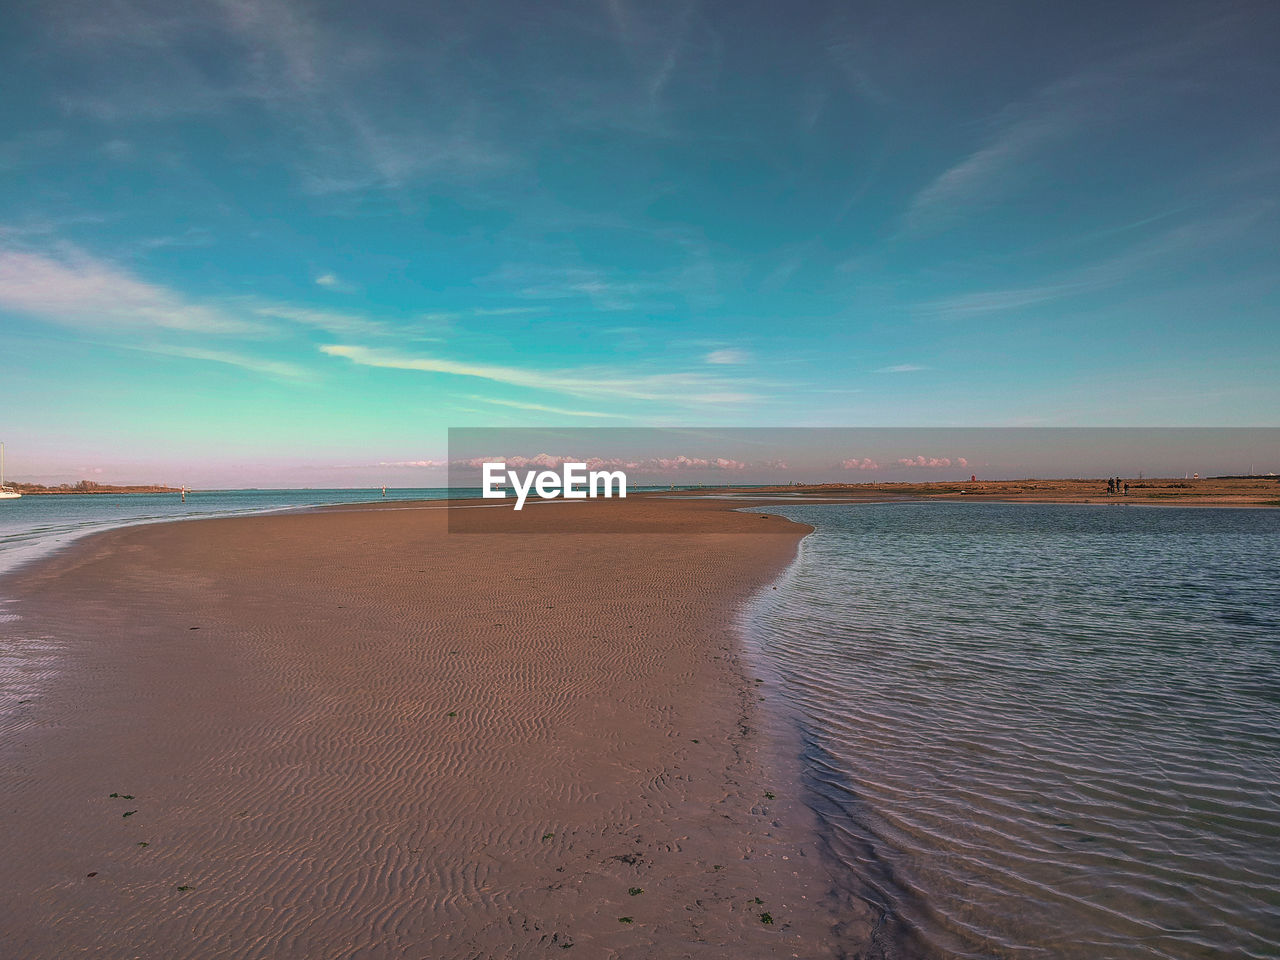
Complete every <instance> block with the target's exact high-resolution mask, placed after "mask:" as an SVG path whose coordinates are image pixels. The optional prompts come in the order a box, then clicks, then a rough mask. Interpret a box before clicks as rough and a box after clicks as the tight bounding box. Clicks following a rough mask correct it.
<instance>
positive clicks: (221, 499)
mask: <svg viewBox="0 0 1280 960" xmlns="http://www.w3.org/2000/svg"><path fill="white" fill-rule="evenodd" d="M447 496H449V490H448V489H447V488H443V487H429V488H421V489H394V488H388V489H387V492H386V496H385V498H384V497H383V495H382V491H381V490H380V489H377V488H369V487H365V488H355V489H349V490H189V491H187V496H186V500H185V502H184V501H183V499H182V496H181V494H177V493H128V494H111V493H94V494H46V495H42V496H36V495H28V496H25V497H22V498H21V499H18V500H4V501H0V573H3V572H5V571H7V570H11V569H13V568H14V567H16V566H18V565H19V564H22V563H25V562H26V561H29V560H32V559H35V558H36V557H39V556H43V555H45V554H47V553H49V552H50V551H51V550H55V549H58V548H60V547H62V546H65V545H66V544H67V543H70V542H71V541H72V540H75V539H77V538H78V537H82V536H84V535H85V534H88V533H96V532H98V531H100V530H109V529H111V528H113V527H122V526H129V525H131V524H136V523H156V522H159V521H162V520H190V519H194V518H197V517H209V516H236V515H240V514H249V513H261V512H266V511H272V510H288V509H296V508H302V507H317V506H324V505H327V504H337V503H366V502H370V503H371V502H381V501H382V500H383V499H386V500H440V499H443V498H445V497H447Z"/></svg>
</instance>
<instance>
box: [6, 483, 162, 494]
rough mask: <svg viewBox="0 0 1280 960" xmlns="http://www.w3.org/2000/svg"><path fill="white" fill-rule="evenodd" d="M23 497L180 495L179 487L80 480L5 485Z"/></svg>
mask: <svg viewBox="0 0 1280 960" xmlns="http://www.w3.org/2000/svg"><path fill="white" fill-rule="evenodd" d="M5 486H6V487H9V488H10V489H13V490H17V491H18V492H19V493H20V494H22V495H23V496H24V497H25V496H42V495H44V494H55V493H181V492H182V488H181V487H166V486H163V485H160V484H154V483H151V484H141V483H131V484H126V485H123V486H118V485H116V484H112V483H94V482H93V481H92V480H81V481H80V482H79V483H62V484H59V485H58V486H56V487H46V486H45V485H44V484H43V483H14V482H9V483H7V484H5Z"/></svg>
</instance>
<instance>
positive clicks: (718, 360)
mask: <svg viewBox="0 0 1280 960" xmlns="http://www.w3.org/2000/svg"><path fill="white" fill-rule="evenodd" d="M706 362H707V363H711V364H739V363H750V362H751V354H750V353H748V352H747V351H746V350H740V349H738V348H736V347H726V348H724V349H723V350H712V351H711V352H710V353H708V354H707V356H706Z"/></svg>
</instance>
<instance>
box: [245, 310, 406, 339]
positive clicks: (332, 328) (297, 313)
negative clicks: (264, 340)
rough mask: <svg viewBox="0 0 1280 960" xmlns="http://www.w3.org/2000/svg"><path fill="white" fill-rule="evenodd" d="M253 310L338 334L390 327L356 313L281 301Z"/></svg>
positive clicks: (372, 332)
mask: <svg viewBox="0 0 1280 960" xmlns="http://www.w3.org/2000/svg"><path fill="white" fill-rule="evenodd" d="M253 312H254V313H256V314H258V315H259V316H263V317H274V318H276V319H278V320H287V321H289V322H290V323H296V324H298V325H299V326H303V327H314V328H315V329H317V330H324V331H327V332H328V333H333V334H337V335H338V336H351V335H354V336H368V335H385V334H387V333H390V332H391V327H390V326H389V325H388V324H386V323H384V322H382V321H380V320H371V319H369V318H368V317H365V316H363V315H361V314H358V313H334V312H332V311H329V310H314V309H312V308H310V307H295V306H290V305H289V304H283V303H268V304H258V305H256V306H254V308H253Z"/></svg>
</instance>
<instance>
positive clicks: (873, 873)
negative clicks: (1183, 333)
mask: <svg viewBox="0 0 1280 960" xmlns="http://www.w3.org/2000/svg"><path fill="white" fill-rule="evenodd" d="M764 509H765V510H766V512H769V513H781V514H784V515H785V516H788V517H791V518H793V519H796V520H802V521H804V522H806V523H810V524H812V525H814V526H815V527H816V528H817V532H816V533H814V534H813V535H812V536H810V537H809V538H807V539H806V540H805V541H804V545H803V547H802V551H801V556H800V558H799V559H798V561H797V563H796V564H795V565H794V566H793V568H792V569H791V571H790V573H789V574H788V576H787V578H786V579H785V581H784V582H782V583H780V584H779V589H778V590H777V591H770V592H769V593H768V595H767V596H766V597H764V598H763V599H762V600H761V601H760V602H759V603H758V604H757V606H756V608H755V610H754V611H753V614H752V631H753V634H754V636H755V638H756V642H757V643H758V645H759V647H760V651H761V654H762V655H763V656H764V657H765V658H766V659H767V660H768V661H769V662H770V663H771V664H772V665H773V667H774V668H775V671H776V672H777V673H778V674H779V678H780V683H781V686H782V689H783V691H784V692H785V694H786V697H787V699H788V700H789V702H790V703H791V704H792V706H793V708H794V709H795V711H796V713H797V716H798V719H799V720H800V722H801V724H802V727H803V730H804V735H805V741H806V758H805V760H806V776H807V781H808V783H807V787H808V790H809V795H810V799H811V801H812V802H813V804H814V805H815V806H816V808H817V809H818V810H819V813H820V815H821V818H822V821H823V824H824V827H825V832H826V837H827V839H828V840H829V843H830V848H831V852H832V853H833V854H834V855H835V856H836V857H838V858H839V860H840V861H842V862H843V863H844V864H845V865H846V866H847V868H848V870H847V871H845V873H846V877H847V880H848V882H849V885H850V886H849V889H850V891H851V892H852V893H853V894H855V895H857V896H860V897H863V898H865V899H866V900H868V901H870V902H871V903H873V904H875V905H877V906H878V907H879V908H880V909H881V910H883V911H884V915H885V920H884V923H883V924H882V926H881V928H880V930H879V934H878V937H879V942H878V945H877V946H878V949H879V950H880V951H882V953H883V955H885V956H888V957H914V956H939V957H945V956H957V957H1017V958H1022V957H1038V958H1041V957H1042V958H1049V957H1052V958H1059V957H1061V958H1075V957H1079V958H1090V960H1097V958H1109V957H1123V958H1129V957H1133V958H1139V957H1142V958H1145V957H1180V958H1181V957H1188V958H1189V957H1242V958H1243V957H1280V559H1278V558H1280V550H1278V549H1277V548H1278V547H1280V512H1272V511H1263V510H1216V509H1181V508H1179V509H1150V508H1147V509H1144V508H1130V507H1111V506H1106V507H1082V506H1074V505H1024V504H982V503H978V504H938V503H927V504H910V503H908V504H884V505H855V506H799V505H797V506H788V507H773V506H771V507H768V508H764Z"/></svg>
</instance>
